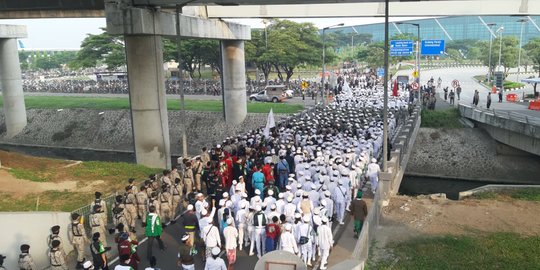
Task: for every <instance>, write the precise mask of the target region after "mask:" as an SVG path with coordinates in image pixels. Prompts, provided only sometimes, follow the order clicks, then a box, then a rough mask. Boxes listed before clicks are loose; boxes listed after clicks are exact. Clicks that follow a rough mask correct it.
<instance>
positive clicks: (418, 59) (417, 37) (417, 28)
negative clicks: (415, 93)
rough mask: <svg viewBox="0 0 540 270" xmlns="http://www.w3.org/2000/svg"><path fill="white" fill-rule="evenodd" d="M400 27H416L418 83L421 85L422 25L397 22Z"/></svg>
mask: <svg viewBox="0 0 540 270" xmlns="http://www.w3.org/2000/svg"><path fill="white" fill-rule="evenodd" d="M396 24H398V25H402V24H408V25H412V26H415V27H416V39H417V41H416V72H417V75H418V78H417V82H418V84H419V85H420V42H421V41H420V24H418V23H407V22H396Z"/></svg>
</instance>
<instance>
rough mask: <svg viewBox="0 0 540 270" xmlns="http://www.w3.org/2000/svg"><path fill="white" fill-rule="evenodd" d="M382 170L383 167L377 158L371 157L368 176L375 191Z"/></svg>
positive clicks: (372, 189)
mask: <svg viewBox="0 0 540 270" xmlns="http://www.w3.org/2000/svg"><path fill="white" fill-rule="evenodd" d="M380 172H381V167H379V164H377V159H375V158H373V159H371V163H370V164H369V165H368V170H367V176H368V177H369V181H370V182H371V191H372V192H373V193H375V191H376V190H377V186H378V184H379V173H380Z"/></svg>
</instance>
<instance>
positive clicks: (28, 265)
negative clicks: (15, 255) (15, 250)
mask: <svg viewBox="0 0 540 270" xmlns="http://www.w3.org/2000/svg"><path fill="white" fill-rule="evenodd" d="M29 252H30V245H28V244H23V245H21V254H20V255H19V261H18V264H19V268H20V269H21V270H37V268H36V264H35V263H34V259H33V258H32V256H31V255H30V253H29Z"/></svg>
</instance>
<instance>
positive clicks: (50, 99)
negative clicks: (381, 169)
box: [0, 96, 304, 137]
mask: <svg viewBox="0 0 540 270" xmlns="http://www.w3.org/2000/svg"><path fill="white" fill-rule="evenodd" d="M24 100H25V104H26V108H27V109H93V110H125V109H129V99H128V98H108V97H107V98H106V97H66V96H62V97H56V96H27V97H25V98H24ZM3 105H4V103H3V100H1V99H0V106H3ZM185 105H186V110H188V111H211V112H221V111H223V103H222V101H221V100H189V99H187V100H185ZM167 108H168V109H169V110H180V100H179V99H168V100H167ZM270 108H273V110H274V113H287V114H292V113H297V112H300V111H302V110H303V109H304V106H303V105H302V104H287V103H278V104H273V103H259V102H248V104H247V111H248V112H249V113H268V112H269V111H270ZM65 135H67V134H59V135H58V136H59V137H62V136H65Z"/></svg>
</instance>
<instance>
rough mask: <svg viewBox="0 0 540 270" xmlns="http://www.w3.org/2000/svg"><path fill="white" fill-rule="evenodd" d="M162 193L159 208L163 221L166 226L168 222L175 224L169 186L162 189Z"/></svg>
mask: <svg viewBox="0 0 540 270" xmlns="http://www.w3.org/2000/svg"><path fill="white" fill-rule="evenodd" d="M161 190H162V191H161V193H160V194H159V196H158V197H159V204H160V205H159V206H160V209H161V215H160V217H161V219H162V220H163V223H164V224H166V223H167V222H169V221H170V222H172V223H174V222H173V221H174V212H173V211H172V195H171V193H170V192H169V187H168V186H167V185H163V186H162V187H161Z"/></svg>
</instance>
